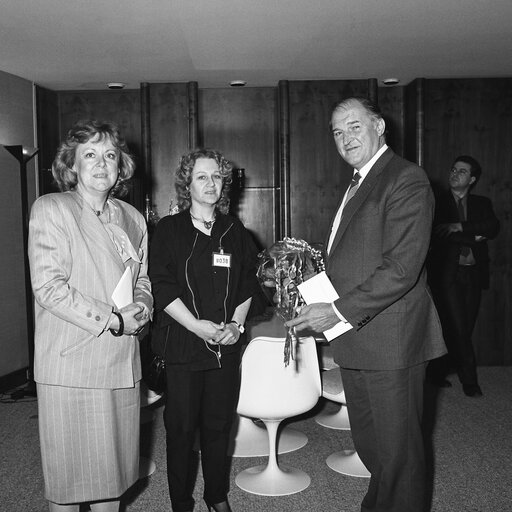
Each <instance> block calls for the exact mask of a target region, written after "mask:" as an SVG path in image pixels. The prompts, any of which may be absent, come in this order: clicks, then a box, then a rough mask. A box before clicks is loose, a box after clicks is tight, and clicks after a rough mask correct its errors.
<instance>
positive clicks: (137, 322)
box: [111, 302, 149, 335]
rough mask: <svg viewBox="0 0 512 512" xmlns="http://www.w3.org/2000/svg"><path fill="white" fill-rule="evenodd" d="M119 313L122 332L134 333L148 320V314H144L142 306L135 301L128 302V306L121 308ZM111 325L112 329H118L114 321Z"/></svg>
mask: <svg viewBox="0 0 512 512" xmlns="http://www.w3.org/2000/svg"><path fill="white" fill-rule="evenodd" d="M119 313H120V314H121V315H122V317H123V321H124V329H123V334H127V335H136V334H138V333H139V331H141V330H142V328H143V327H144V326H145V325H146V324H147V323H148V321H149V315H146V314H145V308H144V306H143V305H142V304H138V303H135V302H133V303H132V304H128V306H125V307H124V308H121V309H120V310H119ZM116 323H117V319H116ZM111 327H112V328H113V329H114V330H118V329H119V325H117V329H116V325H115V324H114V323H113V324H112V326H111Z"/></svg>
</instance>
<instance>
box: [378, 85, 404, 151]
mask: <svg viewBox="0 0 512 512" xmlns="http://www.w3.org/2000/svg"><path fill="white" fill-rule="evenodd" d="M404 94H405V91H404V88H403V87H380V88H379V90H378V97H379V107H380V110H381V112H382V116H383V117H384V121H386V142H387V144H388V145H389V147H391V148H392V149H393V151H394V152H395V153H396V154H397V155H400V156H403V155H404V131H405V119H404V116H405V108H404V106H405V105H404Z"/></svg>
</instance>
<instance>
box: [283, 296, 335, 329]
mask: <svg viewBox="0 0 512 512" xmlns="http://www.w3.org/2000/svg"><path fill="white" fill-rule="evenodd" d="M338 322H340V319H339V318H338V315H337V314H336V313H335V312H334V309H333V307H332V305H331V304H329V303H327V302H319V303H317V304H310V305H309V306H304V307H303V308H302V309H301V310H300V313H299V315H298V316H297V317H296V318H294V319H293V320H288V321H287V322H285V324H284V325H285V326H286V327H295V328H296V329H297V330H298V331H304V330H311V331H313V332H319V333H320V332H324V331H326V330H327V329H330V328H331V327H334V326H335V325H336V324H337V323H338Z"/></svg>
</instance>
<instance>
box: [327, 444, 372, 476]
mask: <svg viewBox="0 0 512 512" xmlns="http://www.w3.org/2000/svg"><path fill="white" fill-rule="evenodd" d="M325 462H326V463H327V465H328V466H329V467H330V468H331V469H332V470H333V471H336V472H337V473H341V474H342V475H347V476H355V477H359V478H370V476H371V475H370V472H369V471H368V470H367V469H366V466H365V465H364V464H363V462H362V460H361V459H360V458H359V455H358V454H357V452H355V451H354V450H342V451H340V452H335V453H333V454H332V455H329V457H327V459H326V461H325Z"/></svg>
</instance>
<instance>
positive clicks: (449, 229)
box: [434, 222, 462, 237]
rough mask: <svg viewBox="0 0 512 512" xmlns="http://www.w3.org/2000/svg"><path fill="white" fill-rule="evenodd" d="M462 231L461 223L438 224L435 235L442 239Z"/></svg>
mask: <svg viewBox="0 0 512 512" xmlns="http://www.w3.org/2000/svg"><path fill="white" fill-rule="evenodd" d="M459 231H462V224H461V223H460V222H450V223H448V224H438V225H437V226H436V227H435V228H434V233H435V234H436V235H439V236H440V237H446V236H448V235H449V234H450V233H457V232H459Z"/></svg>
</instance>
